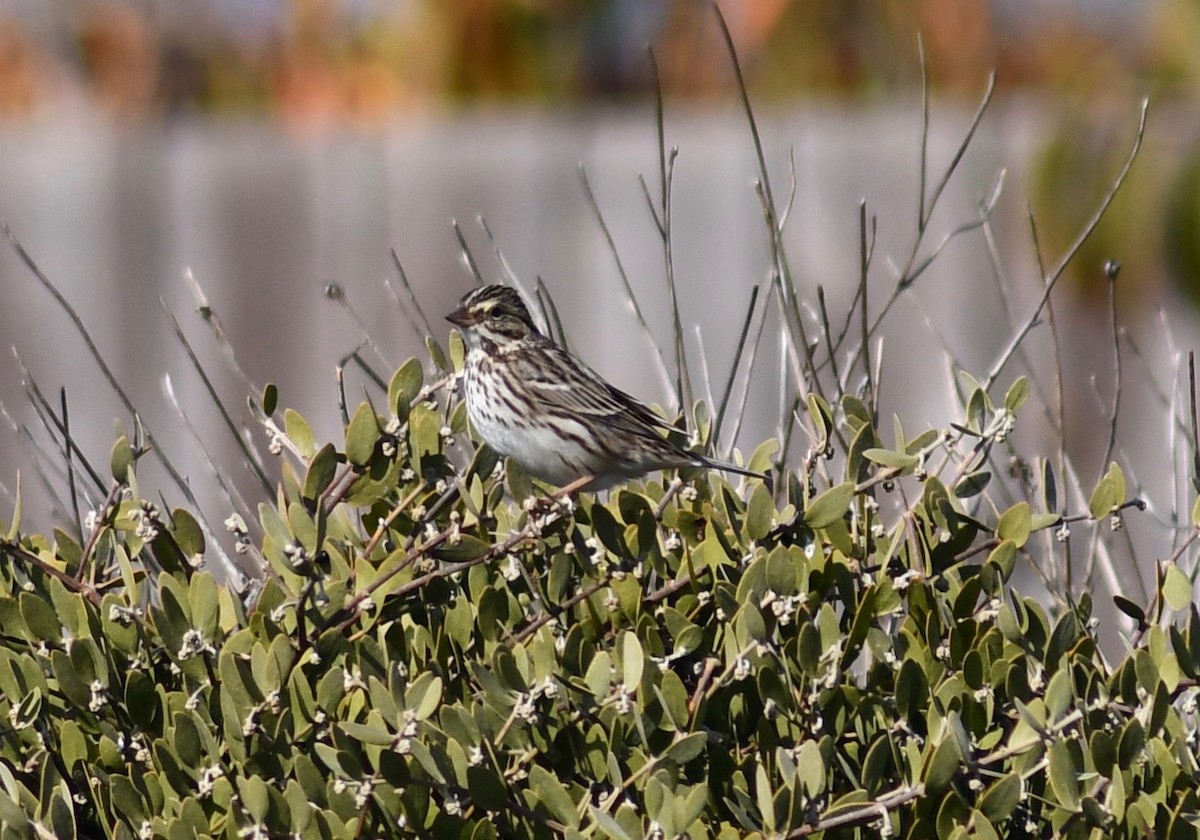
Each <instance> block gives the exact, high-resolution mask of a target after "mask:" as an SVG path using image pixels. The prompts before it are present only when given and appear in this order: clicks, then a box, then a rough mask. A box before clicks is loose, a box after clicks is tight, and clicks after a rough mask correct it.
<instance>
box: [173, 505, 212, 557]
mask: <svg viewBox="0 0 1200 840" xmlns="http://www.w3.org/2000/svg"><path fill="white" fill-rule="evenodd" d="M171 536H173V537H174V538H175V543H176V544H177V545H178V546H179V548H180V550H181V551H183V553H184V554H186V555H187V556H188V557H194V556H196V555H198V554H203V553H204V531H203V530H202V529H201V528H200V523H199V522H197V521H196V517H194V516H192V514H191V512H190V511H187V510H185V509H184V508H175V509H174V510H172V511H171Z"/></svg>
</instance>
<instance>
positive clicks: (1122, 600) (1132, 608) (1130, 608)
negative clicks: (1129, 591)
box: [1113, 595, 1146, 627]
mask: <svg viewBox="0 0 1200 840" xmlns="http://www.w3.org/2000/svg"><path fill="white" fill-rule="evenodd" d="M1113 603H1114V604H1116V605H1117V609H1119V610H1120V611H1121V612H1123V613H1125V615H1127V616H1129V617H1130V618H1132V619H1133V620H1134V621H1136V622H1137V623H1138V627H1144V626H1145V624H1146V611H1145V610H1143V609H1142V608H1141V607H1139V606H1138V605H1137V604H1135V603H1134V602H1133V601H1130V600H1129V599H1128V598H1126V597H1125V596H1124V595H1114V596H1113Z"/></svg>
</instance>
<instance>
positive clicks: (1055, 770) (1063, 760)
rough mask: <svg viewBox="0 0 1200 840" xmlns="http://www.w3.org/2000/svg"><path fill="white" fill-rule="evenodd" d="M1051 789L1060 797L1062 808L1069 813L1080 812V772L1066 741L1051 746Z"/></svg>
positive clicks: (1059, 802)
mask: <svg viewBox="0 0 1200 840" xmlns="http://www.w3.org/2000/svg"><path fill="white" fill-rule="evenodd" d="M1048 772H1049V777H1050V788H1051V790H1053V791H1054V794H1055V796H1057V797H1058V804H1059V806H1060V807H1062V808H1065V809H1066V810H1068V811H1071V812H1076V811H1078V810H1079V772H1078V771H1077V770H1076V768H1075V759H1074V757H1073V756H1072V755H1071V749H1070V748H1069V747H1068V746H1067V742H1066V741H1055V742H1054V743H1053V744H1051V745H1050V769H1049V771H1048Z"/></svg>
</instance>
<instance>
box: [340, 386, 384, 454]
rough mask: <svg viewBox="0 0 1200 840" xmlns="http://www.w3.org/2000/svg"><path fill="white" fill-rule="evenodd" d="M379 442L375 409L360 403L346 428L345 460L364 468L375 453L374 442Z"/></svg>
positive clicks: (368, 404) (366, 403)
mask: <svg viewBox="0 0 1200 840" xmlns="http://www.w3.org/2000/svg"><path fill="white" fill-rule="evenodd" d="M377 440H379V420H378V418H376V417H375V409H373V408H371V404H370V403H368V402H365V401H364V402H361V403H359V405H358V408H357V409H355V411H354V416H353V417H351V418H350V425H349V426H347V427H346V460H348V461H349V462H350V463H351V464H357V465H358V466H360V467H361V466H364V465H365V464H367V463H368V462H369V461H370V460H371V456H372V455H373V454H374V453H375V442H376V441H377Z"/></svg>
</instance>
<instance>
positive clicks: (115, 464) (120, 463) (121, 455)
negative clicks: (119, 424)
mask: <svg viewBox="0 0 1200 840" xmlns="http://www.w3.org/2000/svg"><path fill="white" fill-rule="evenodd" d="M108 465H109V468H110V469H111V470H112V476H113V478H115V479H116V480H117V481H119V482H120V483H122V484H126V483H128V482H129V468H130V467H131V466H133V447H132V446H130V445H129V438H127V437H126V436H125V435H121V436H120V437H118V438H117V442H116V443H114V444H113V448H112V454H111V455H110V456H109V459H108Z"/></svg>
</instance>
